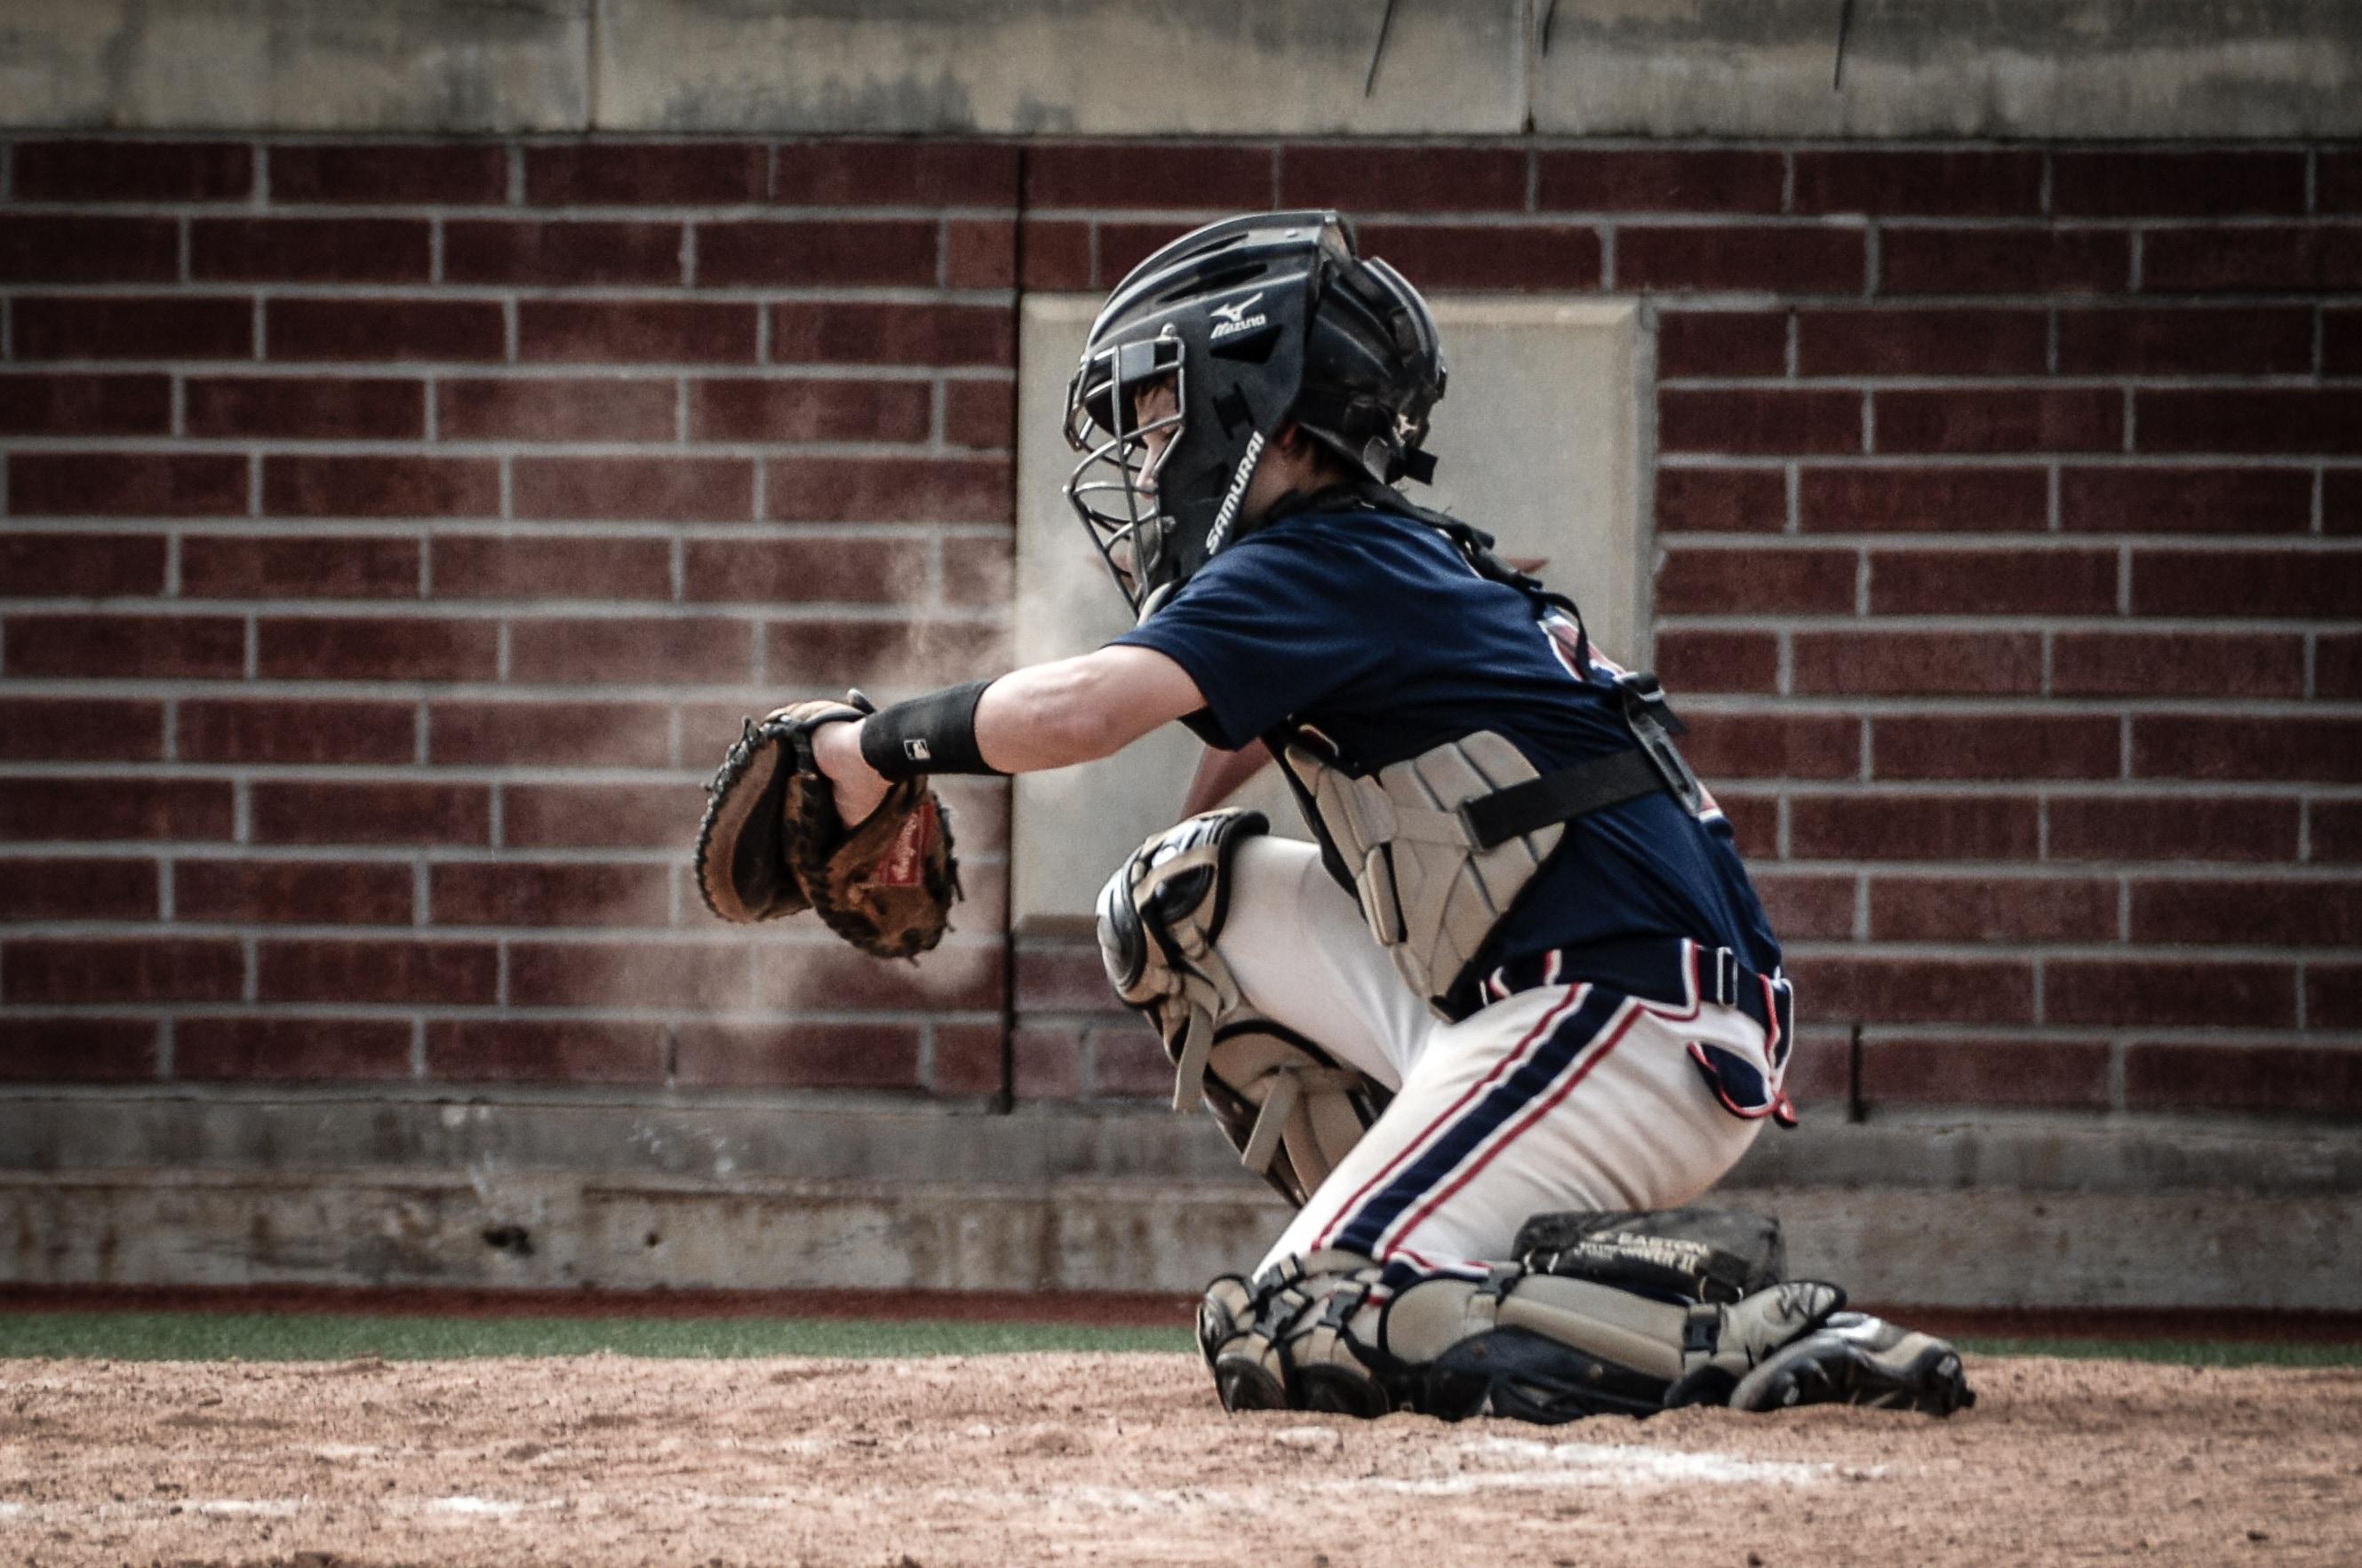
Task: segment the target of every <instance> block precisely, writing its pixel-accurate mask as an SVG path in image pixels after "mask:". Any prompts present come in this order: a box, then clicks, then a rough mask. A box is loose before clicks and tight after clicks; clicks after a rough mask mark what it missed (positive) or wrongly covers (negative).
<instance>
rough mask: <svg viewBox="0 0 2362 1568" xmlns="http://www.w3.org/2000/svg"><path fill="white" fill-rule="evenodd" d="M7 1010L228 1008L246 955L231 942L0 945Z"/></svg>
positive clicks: (27, 941) (93, 940)
mask: <svg viewBox="0 0 2362 1568" xmlns="http://www.w3.org/2000/svg"><path fill="white" fill-rule="evenodd" d="M0 962H5V964H6V975H5V977H0V995H5V997H6V1000H8V1001H9V1002H12V1003H20V1004H21V1003H28V1002H30V1003H87V1002H103V1003H112V1004H113V1005H115V1006H118V1007H120V1006H122V1005H123V1004H124V1003H136V1002H235V1001H237V997H238V992H239V991H240V990H241V989H243V987H244V985H245V983H246V954H245V952H244V951H243V949H242V947H241V945H240V944H239V943H238V942H237V940H236V939H235V938H216V937H140V938H130V939H124V938H106V937H61V938H10V939H8V940H6V941H0Z"/></svg>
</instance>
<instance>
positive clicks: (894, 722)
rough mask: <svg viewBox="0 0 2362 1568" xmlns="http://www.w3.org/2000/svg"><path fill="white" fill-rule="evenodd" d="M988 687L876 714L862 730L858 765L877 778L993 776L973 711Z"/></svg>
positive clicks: (975, 684) (977, 684)
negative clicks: (978, 740) (863, 764)
mask: <svg viewBox="0 0 2362 1568" xmlns="http://www.w3.org/2000/svg"><path fill="white" fill-rule="evenodd" d="M991 684H992V683H991V682H990V681H970V682H968V683H967V684H966V685H961V686H946V687H944V689H943V690H942V691H939V692H929V693H928V694H927V695H926V696H914V697H912V698H911V700H910V701H908V702H898V703H896V704H895V705H894V706H893V707H888V708H881V709H879V710H878V711H877V712H876V713H873V714H871V715H870V716H869V717H868V718H866V719H865V720H863V721H862V725H861V760H862V761H863V762H867V763H868V764H869V765H870V767H871V768H873V769H875V770H876V771H877V773H879V774H880V775H881V776H883V777H886V778H889V779H914V778H918V777H920V776H921V775H922V774H925V773H993V774H998V773H999V772H1000V770H999V768H996V767H993V766H992V765H991V764H990V763H988V762H986V761H985V760H984V753H983V752H982V751H979V750H977V743H976V705H977V703H979V702H981V701H983V700H984V688H985V687H987V686H988V685H991Z"/></svg>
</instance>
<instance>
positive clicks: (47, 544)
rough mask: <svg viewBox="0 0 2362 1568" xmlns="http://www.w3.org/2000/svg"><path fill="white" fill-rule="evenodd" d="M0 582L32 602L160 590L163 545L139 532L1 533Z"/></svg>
mask: <svg viewBox="0 0 2362 1568" xmlns="http://www.w3.org/2000/svg"><path fill="white" fill-rule="evenodd" d="M0 583H6V584H7V585H8V587H10V588H11V589H12V590H13V591H15V592H17V593H20V594H23V595H25V596H26V597H28V598H64V597H67V596H69V595H71V596H72V597H74V598H108V597H110V596H114V595H118V594H157V593H161V592H163V589H164V541H163V539H162V538H161V537H160V536H155V535H149V534H139V533H14V532H11V533H0Z"/></svg>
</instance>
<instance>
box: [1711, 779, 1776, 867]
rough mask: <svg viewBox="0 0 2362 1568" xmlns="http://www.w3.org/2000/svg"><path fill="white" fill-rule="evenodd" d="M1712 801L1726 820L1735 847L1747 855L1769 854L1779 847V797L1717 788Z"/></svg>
mask: <svg viewBox="0 0 2362 1568" xmlns="http://www.w3.org/2000/svg"><path fill="white" fill-rule="evenodd" d="M1714 794H1715V799H1716V802H1717V803H1718V804H1719V805H1720V806H1722V814H1723V816H1724V817H1727V819H1728V820H1729V822H1730V830H1731V833H1732V834H1733V836H1734V837H1736V838H1737V839H1738V847H1739V849H1740V850H1743V851H1745V852H1746V853H1747V854H1748V855H1749V856H1766V857H1768V856H1770V855H1771V854H1773V853H1775V852H1776V851H1777V850H1778V849H1779V847H1780V800H1779V797H1778V796H1777V795H1771V794H1754V793H1751V792H1750V793H1748V794H1744V795H1742V794H1738V793H1737V792H1734V791H1732V790H1727V789H1717V790H1716V791H1715V792H1714Z"/></svg>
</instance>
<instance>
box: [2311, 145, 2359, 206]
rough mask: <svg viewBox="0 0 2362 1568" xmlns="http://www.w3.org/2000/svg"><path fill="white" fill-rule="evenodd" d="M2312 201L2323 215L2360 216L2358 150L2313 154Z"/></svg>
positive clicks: (2328, 150)
mask: <svg viewBox="0 0 2362 1568" xmlns="http://www.w3.org/2000/svg"><path fill="white" fill-rule="evenodd" d="M2313 156H2314V158H2315V159H2316V166H2315V168H2314V170H2313V192H2312V194H2313V201H2314V203H2315V204H2316V205H2317V206H2318V207H2319V208H2320V210H2321V211H2323V212H2324V213H2362V151H2357V152H2342V151H2336V150H2333V149H2331V148H2321V149H2320V150H2319V151H2317V152H2316V153H2315V154H2314V155H2313Z"/></svg>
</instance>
